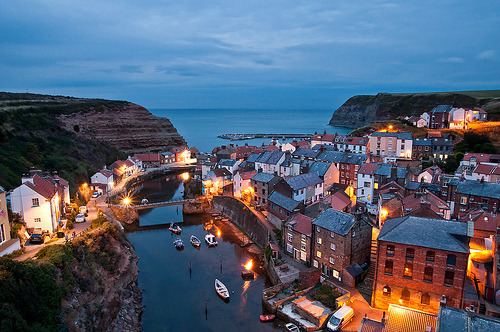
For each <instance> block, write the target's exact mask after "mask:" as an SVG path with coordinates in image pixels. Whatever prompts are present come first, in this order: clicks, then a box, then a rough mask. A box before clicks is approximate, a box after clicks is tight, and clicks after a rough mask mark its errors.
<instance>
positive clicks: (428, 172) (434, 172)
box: [417, 166, 443, 184]
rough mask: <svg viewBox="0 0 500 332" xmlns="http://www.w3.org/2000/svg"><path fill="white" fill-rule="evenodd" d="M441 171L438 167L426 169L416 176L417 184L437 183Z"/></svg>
mask: <svg viewBox="0 0 500 332" xmlns="http://www.w3.org/2000/svg"><path fill="white" fill-rule="evenodd" d="M442 173H443V171H442V170H441V168H439V167H438V166H431V167H427V168H426V169H424V170H423V171H422V173H420V174H419V175H418V179H417V181H418V182H425V183H436V184H437V183H439V179H440V176H441V174H442Z"/></svg>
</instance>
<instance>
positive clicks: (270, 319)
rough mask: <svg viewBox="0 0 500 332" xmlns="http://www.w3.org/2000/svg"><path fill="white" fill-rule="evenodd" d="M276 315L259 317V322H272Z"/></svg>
mask: <svg viewBox="0 0 500 332" xmlns="http://www.w3.org/2000/svg"><path fill="white" fill-rule="evenodd" d="M275 317H276V315H260V321H261V322H270V321H272V320H274V318H275Z"/></svg>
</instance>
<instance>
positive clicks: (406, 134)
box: [371, 131, 412, 139]
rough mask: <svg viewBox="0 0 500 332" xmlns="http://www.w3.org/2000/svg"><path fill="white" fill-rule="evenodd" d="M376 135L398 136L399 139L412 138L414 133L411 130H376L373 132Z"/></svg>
mask: <svg viewBox="0 0 500 332" xmlns="http://www.w3.org/2000/svg"><path fill="white" fill-rule="evenodd" d="M371 136H375V137H396V138H398V139H412V134H411V133H409V132H397V131H376V132H373V133H372V134H371Z"/></svg>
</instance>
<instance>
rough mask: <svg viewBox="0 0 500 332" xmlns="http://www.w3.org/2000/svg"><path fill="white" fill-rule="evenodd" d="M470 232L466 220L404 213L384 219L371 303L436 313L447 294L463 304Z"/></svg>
mask: <svg viewBox="0 0 500 332" xmlns="http://www.w3.org/2000/svg"><path fill="white" fill-rule="evenodd" d="M468 257H469V236H468V234H467V223H463V222H458V221H449V220H443V219H434V218H423V217H415V216H405V217H400V218H394V219H389V220H387V221H386V222H385V223H384V226H383V227H382V230H381V231H380V234H379V236H378V239H377V263H376V266H375V279H374V280H375V281H374V284H373V294H372V306H373V307H376V308H380V309H387V308H388V307H389V305H390V304H401V305H404V306H405V307H409V308H414V309H418V310H422V311H425V312H430V313H433V314H437V313H438V310H439V304H440V300H441V298H442V297H443V296H444V297H445V299H446V303H447V305H449V306H454V307H457V308H460V307H462V301H463V294H464V286H465V278H466V272H467V261H468Z"/></svg>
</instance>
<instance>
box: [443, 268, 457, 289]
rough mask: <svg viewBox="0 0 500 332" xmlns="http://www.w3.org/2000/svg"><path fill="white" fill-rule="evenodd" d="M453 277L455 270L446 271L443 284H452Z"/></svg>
mask: <svg viewBox="0 0 500 332" xmlns="http://www.w3.org/2000/svg"><path fill="white" fill-rule="evenodd" d="M454 277H455V272H453V271H446V272H445V273H444V284H445V285H446V286H453V278H454Z"/></svg>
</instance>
